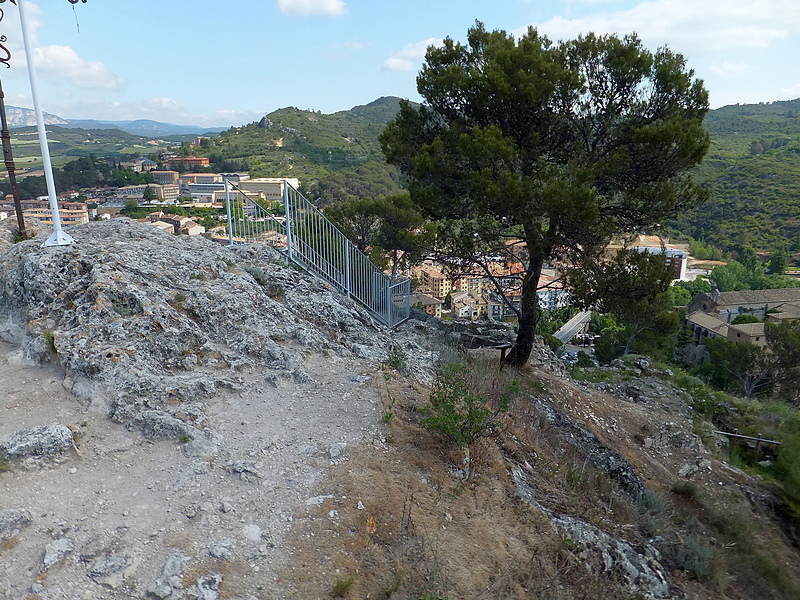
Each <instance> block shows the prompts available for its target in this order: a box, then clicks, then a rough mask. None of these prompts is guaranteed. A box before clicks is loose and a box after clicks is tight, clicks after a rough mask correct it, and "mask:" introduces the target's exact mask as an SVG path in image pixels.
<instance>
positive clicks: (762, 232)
mask: <svg viewBox="0 0 800 600" xmlns="http://www.w3.org/2000/svg"><path fill="white" fill-rule="evenodd" d="M799 109H800V100H790V101H782V102H772V103H761V104H745V105H732V106H725V107H722V108H719V109H716V110H713V111H710V112H709V113H708V115H706V119H705V126H706V128H707V129H708V131H709V132H710V134H711V149H710V151H709V154H708V157H707V158H706V160H705V161H704V162H703V164H702V165H701V166H700V168H699V169H697V171H696V177H697V180H698V181H699V182H700V183H702V184H704V185H705V186H707V188H708V189H709V191H710V200H709V202H708V203H706V204H705V205H703V206H701V207H699V208H696V209H694V210H691V211H686V212H684V213H682V214H680V215H678V218H677V219H676V221H675V222H674V223H673V224H672V225H673V227H675V228H677V229H678V230H679V231H681V232H682V233H684V234H685V235H688V236H692V237H694V238H698V239H703V240H705V241H707V242H709V243H710V244H713V245H714V246H716V247H719V248H724V249H728V250H732V249H735V248H737V247H741V246H742V245H750V246H755V247H757V248H759V249H768V248H775V247H777V246H778V245H780V244H787V245H791V243H792V241H793V240H796V239H797V238H798V236H800V119H798V118H797V116H796V115H797V112H798V110H799ZM692 255H693V256H698V255H697V254H695V253H694V251H693V252H692ZM704 258H711V257H704ZM773 272H774V271H773Z"/></svg>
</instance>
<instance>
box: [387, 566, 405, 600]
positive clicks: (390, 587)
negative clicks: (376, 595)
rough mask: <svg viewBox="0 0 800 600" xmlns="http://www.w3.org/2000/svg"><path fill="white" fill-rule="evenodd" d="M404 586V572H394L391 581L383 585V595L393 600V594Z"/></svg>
mask: <svg viewBox="0 0 800 600" xmlns="http://www.w3.org/2000/svg"><path fill="white" fill-rule="evenodd" d="M402 585H403V572H402V571H394V572H392V574H391V576H390V577H389V579H388V580H387V581H386V582H385V583H384V584H383V593H384V594H386V597H387V598H391V597H392V594H394V593H395V592H396V591H398V590H399V589H400V586H402Z"/></svg>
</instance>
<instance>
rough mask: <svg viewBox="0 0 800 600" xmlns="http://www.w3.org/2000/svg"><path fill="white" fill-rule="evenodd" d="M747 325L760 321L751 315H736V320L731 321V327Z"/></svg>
mask: <svg viewBox="0 0 800 600" xmlns="http://www.w3.org/2000/svg"><path fill="white" fill-rule="evenodd" d="M747 323H761V319H759V318H758V317H754V316H753V315H748V314H741V315H736V318H735V319H734V320H733V321H731V325H744V324H747Z"/></svg>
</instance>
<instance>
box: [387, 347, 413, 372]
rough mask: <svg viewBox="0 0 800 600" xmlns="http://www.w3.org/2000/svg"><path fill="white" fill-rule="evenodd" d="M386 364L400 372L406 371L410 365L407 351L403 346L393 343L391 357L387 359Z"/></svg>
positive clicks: (390, 350)
mask: <svg viewBox="0 0 800 600" xmlns="http://www.w3.org/2000/svg"><path fill="white" fill-rule="evenodd" d="M386 365H387V366H388V367H391V368H392V369H394V370H395V371H397V372H398V373H405V372H406V369H407V368H408V365H407V363H406V353H405V351H404V350H403V348H402V347H400V346H397V345H392V346H391V347H390V348H389V357H388V358H387V359H386Z"/></svg>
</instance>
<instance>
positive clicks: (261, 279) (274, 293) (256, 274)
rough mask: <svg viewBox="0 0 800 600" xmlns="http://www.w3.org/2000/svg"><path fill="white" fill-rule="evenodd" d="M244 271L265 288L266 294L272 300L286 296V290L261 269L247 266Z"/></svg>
mask: <svg viewBox="0 0 800 600" xmlns="http://www.w3.org/2000/svg"><path fill="white" fill-rule="evenodd" d="M244 270H245V271H246V272H247V273H249V274H250V276H251V277H252V278H253V279H255V281H256V283H257V284H259V285H260V286H261V287H262V288H264V293H265V294H266V295H267V296H269V297H270V298H273V299H279V298H283V297H284V296H285V295H286V288H284V287H283V285H281V284H280V283H278V282H277V281H273V280H272V279H271V278H270V277H269V275H267V274H266V273H264V271H262V270H261V269H260V268H258V267H253V266H247V267H245V268H244Z"/></svg>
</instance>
